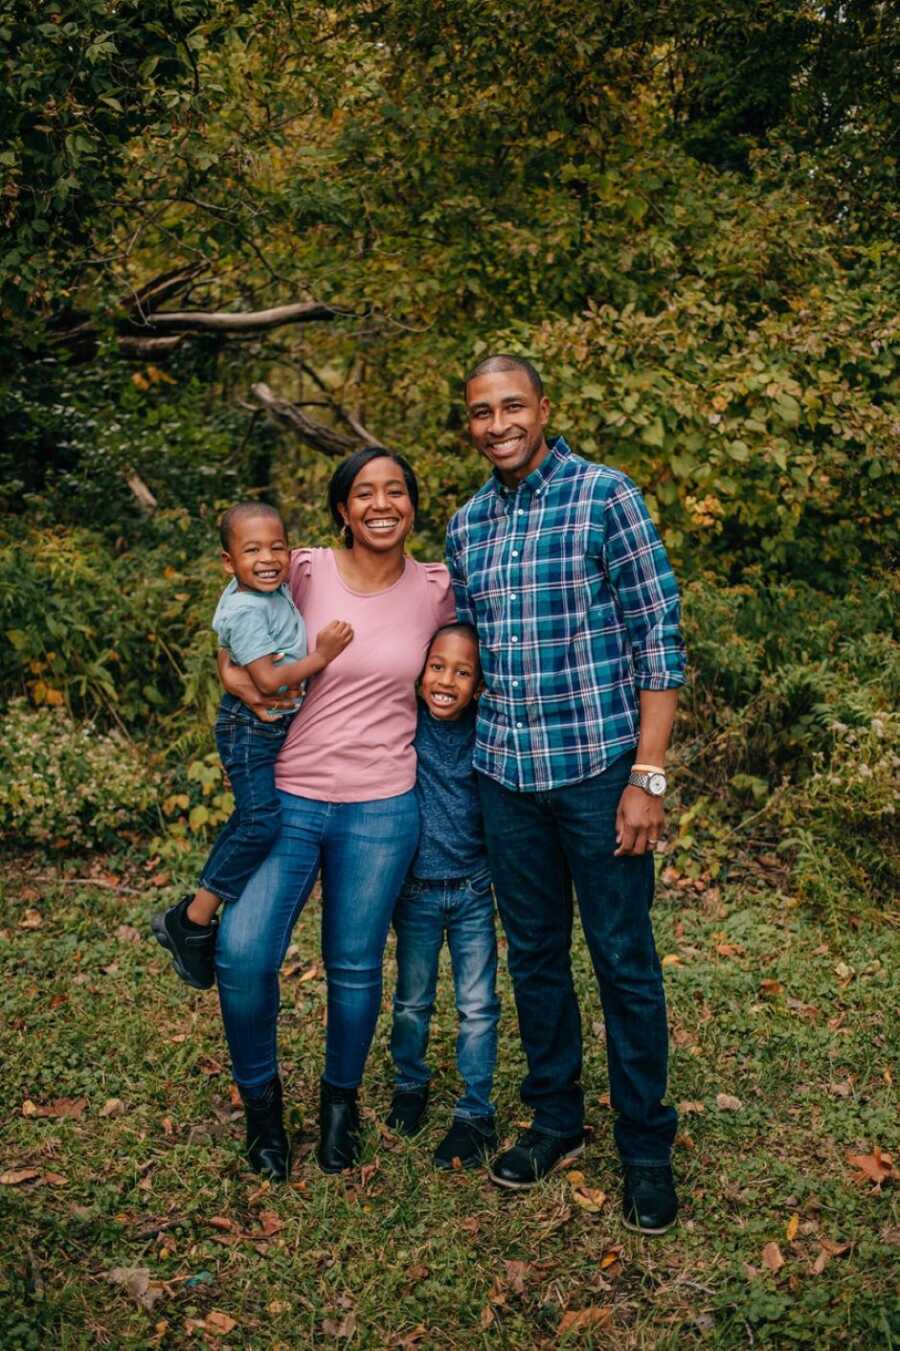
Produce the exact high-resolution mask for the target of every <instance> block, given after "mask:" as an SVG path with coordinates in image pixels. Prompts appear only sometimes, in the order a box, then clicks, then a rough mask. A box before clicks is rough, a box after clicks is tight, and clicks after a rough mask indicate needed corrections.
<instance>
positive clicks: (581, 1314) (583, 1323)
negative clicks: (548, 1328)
mask: <svg viewBox="0 0 900 1351" xmlns="http://www.w3.org/2000/svg"><path fill="white" fill-rule="evenodd" d="M612 1312H613V1311H612V1305H611V1304H599V1305H594V1306H593V1307H591V1308H589V1309H579V1310H578V1312H577V1313H576V1312H574V1311H572V1312H570V1313H566V1314H563V1316H562V1319H561V1320H560V1324H559V1327H558V1328H557V1329H556V1335H557V1337H565V1335H566V1333H568V1332H576V1331H579V1330H580V1329H581V1328H594V1327H599V1326H602V1325H604V1324H606V1323H608V1322H609V1320H610V1319H611V1318H612Z"/></svg>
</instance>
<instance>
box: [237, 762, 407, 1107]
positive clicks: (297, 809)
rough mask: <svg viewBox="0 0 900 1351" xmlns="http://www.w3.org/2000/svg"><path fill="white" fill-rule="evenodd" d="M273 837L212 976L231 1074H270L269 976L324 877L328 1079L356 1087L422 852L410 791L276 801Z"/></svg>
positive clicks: (249, 1083)
mask: <svg viewBox="0 0 900 1351" xmlns="http://www.w3.org/2000/svg"><path fill="white" fill-rule="evenodd" d="M278 798H279V801H280V802H281V833H280V835H279V836H278V839H277V840H276V841H275V844H274V845H273V847H272V850H271V852H270V853H269V856H268V858H267V859H266V860H265V862H263V863H261V864H260V866H259V868H257V870H256V872H255V873H254V874H253V876H252V877H251V879H250V881H249V882H248V883H247V886H246V887H245V889H244V893H243V895H242V896H241V898H240V902H239V904H237V905H229V906H226V907H225V908H224V909H223V911H222V918H221V920H220V923H219V931H218V934H217V937H216V972H217V977H218V985H219V1000H220V1002H221V1005H222V1018H223V1021H224V1023H225V1035H226V1036H227V1038H228V1047H229V1050H230V1052H231V1062H232V1069H233V1072H234V1077H235V1079H236V1081H237V1083H238V1084H239V1085H240V1087H241V1088H243V1089H248V1090H251V1091H252V1090H253V1089H256V1088H262V1087H263V1086H264V1085H265V1084H267V1083H268V1082H269V1080H270V1079H272V1078H273V1077H274V1076H275V1074H277V1072H278V1062H277V1058H276V1049H277V1048H276V1034H277V1026H278V970H279V967H280V966H281V963H282V961H283V960H284V954H285V953H286V952H287V948H288V944H289V943H290V941H291V931H292V930H293V927H294V925H295V924H296V922H297V918H298V916H299V915H300V912H301V910H302V909H303V906H304V905H305V903H306V899H307V897H308V896H309V893H310V891H311V890H312V886H313V883H314V881H315V879H316V875H317V873H318V872H319V869H320V868H321V869H322V954H323V957H324V960H325V971H326V975H327V979H328V1033H327V1038H326V1051H325V1079H326V1080H327V1081H328V1083H330V1084H333V1085H334V1086H335V1087H337V1088H355V1087H356V1086H357V1085H358V1084H359V1082H360V1080H361V1078H362V1073H363V1069H364V1067H365V1063H366V1057H367V1055H368V1053H369V1046H370V1044H371V1041H372V1036H373V1033H374V1031H375V1023H376V1021H377V1019H378V1012H379V1009H380V1007H381V966H382V959H383V957H384V948H385V943H386V941H387V935H388V929H389V928H390V923H391V914H392V912H393V909H394V902H395V901H396V898H397V895H398V893H399V891H400V888H401V886H402V885H403V879H404V877H405V876H406V873H407V870H408V869H409V865H410V863H411V862H412V859H413V855H414V854H415V851H416V847H417V845H418V842H419V808H418V805H417V803H416V794H415V790H414V789H411V790H410V791H409V792H408V793H401V794H400V795H399V796H397V797H390V798H382V799H379V800H377V801H374V802H319V801H316V800H314V799H312V798H304V797H297V796H295V795H294V794H292V793H282V792H279V793H278Z"/></svg>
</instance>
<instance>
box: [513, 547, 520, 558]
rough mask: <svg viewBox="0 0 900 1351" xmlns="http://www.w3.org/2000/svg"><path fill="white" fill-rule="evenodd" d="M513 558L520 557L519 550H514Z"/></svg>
mask: <svg viewBox="0 0 900 1351" xmlns="http://www.w3.org/2000/svg"><path fill="white" fill-rule="evenodd" d="M512 556H513V558H518V557H519V551H518V549H513V551H512Z"/></svg>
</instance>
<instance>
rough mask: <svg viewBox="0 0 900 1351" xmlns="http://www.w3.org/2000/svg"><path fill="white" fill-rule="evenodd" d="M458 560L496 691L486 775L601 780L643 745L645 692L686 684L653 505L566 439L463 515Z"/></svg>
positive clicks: (514, 782) (465, 614)
mask: <svg viewBox="0 0 900 1351" xmlns="http://www.w3.org/2000/svg"><path fill="white" fill-rule="evenodd" d="M447 563H448V566H449V568H450V576H451V578H452V580H453V589H454V592H455V595H456V615H457V619H459V620H460V621H461V622H467V623H470V624H474V625H475V627H476V629H477V631H478V642H479V649H480V656H481V669H482V673H483V676H484V681H485V689H484V691H483V693H482V695H481V697H480V699H479V701H478V721H477V730H476V737H475V752H474V764H475V768H476V769H477V770H480V771H481V772H482V773H484V774H487V775H488V776H489V777H490V778H492V779H496V780H497V781H498V782H499V783H501V784H503V785H505V787H507V788H511V789H513V790H516V791H520V792H539V791H546V790H548V789H551V788H560V787H562V786H564V785H565V784H570V783H579V782H581V781H582V780H583V779H587V778H590V777H591V776H593V775H595V774H600V773H601V772H602V771H603V770H604V769H605V768H606V767H607V765H609V764H611V763H612V761H613V760H616V759H617V758H618V757H619V756H620V755H623V754H624V753H625V752H626V751H628V750H631V749H633V748H634V747H635V746H636V745H637V742H638V732H639V704H638V691H639V690H668V689H674V688H676V687H677V686H679V685H683V684H684V642H683V639H682V636H681V622H680V608H679V601H678V588H677V585H676V583H675V577H674V575H673V573H672V568H671V566H670V564H669V560H668V557H667V556H666V551H665V549H664V548H663V545H662V541H661V540H660V538H659V535H658V534H657V532H656V528H655V526H654V525H653V522H652V521H651V520H650V516H649V514H648V512H647V508H646V505H645V503H644V500H643V498H642V497H641V494H640V492H639V491H638V489H637V487H636V486H635V485H634V483H632V481H631V479H629V478H628V477H627V476H626V475H625V474H622V473H620V472H619V471H618V470H615V469H610V468H608V467H607V466H606V465H602V464H593V463H592V462H591V461H589V460H585V459H582V458H581V456H579V455H575V454H573V453H572V451H571V450H570V448H569V447H568V446H567V445H566V443H565V441H564V440H563V438H562V437H557V438H556V439H555V440H553V441H551V443H550V454H549V455H548V456H547V458H546V459H545V460H544V461H543V463H542V464H540V465H539V466H538V467H537V469H535V470H534V471H533V472H532V473H531V474H529V475H528V477H527V478H526V479H524V480H523V481H522V482H521V483H519V484H518V485H517V486H516V487H515V488H507V487H506V486H505V485H504V484H503V482H502V481H501V479H500V478H499V476H498V475H497V474H496V473H495V474H494V475H493V476H492V477H491V478H490V479H489V480H488V482H487V483H486V484H485V485H484V487H483V488H481V489H480V490H479V491H478V492H477V493H476V494H475V496H474V497H472V498H470V500H469V501H468V502H466V504H465V505H464V506H463V507H461V508H460V510H459V511H458V512H457V513H456V514H455V516H454V517H453V518H452V520H451V521H450V525H449V527H448V530H447Z"/></svg>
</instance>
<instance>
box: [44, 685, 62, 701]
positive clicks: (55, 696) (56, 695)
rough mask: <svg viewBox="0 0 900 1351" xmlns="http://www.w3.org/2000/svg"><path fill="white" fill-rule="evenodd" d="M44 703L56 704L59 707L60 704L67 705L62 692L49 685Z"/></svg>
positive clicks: (45, 692)
mask: <svg viewBox="0 0 900 1351" xmlns="http://www.w3.org/2000/svg"><path fill="white" fill-rule="evenodd" d="M44 703H45V704H55V705H57V706H58V705H59V704H62V703H65V699H64V698H63V693H62V690H55V689H53V688H52V686H50V685H48V686H47V687H46V689H45V691H44Z"/></svg>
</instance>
